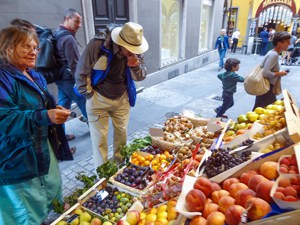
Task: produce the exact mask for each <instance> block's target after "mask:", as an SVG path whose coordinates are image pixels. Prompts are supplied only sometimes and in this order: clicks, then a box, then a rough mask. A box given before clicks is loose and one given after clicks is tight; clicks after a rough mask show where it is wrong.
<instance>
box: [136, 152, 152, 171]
mask: <svg viewBox="0 0 300 225" xmlns="http://www.w3.org/2000/svg"><path fill="white" fill-rule="evenodd" d="M153 159H154V155H152V154H149V153H146V152H140V151H136V152H134V153H133V154H132V155H131V157H130V163H132V164H133V165H136V166H142V167H148V166H149V165H150V163H151V161H152V160H153Z"/></svg>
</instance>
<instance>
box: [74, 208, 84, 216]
mask: <svg viewBox="0 0 300 225" xmlns="http://www.w3.org/2000/svg"><path fill="white" fill-rule="evenodd" d="M74 213H75V214H77V215H81V214H82V213H83V212H82V210H81V208H77V209H76V210H75V211H74Z"/></svg>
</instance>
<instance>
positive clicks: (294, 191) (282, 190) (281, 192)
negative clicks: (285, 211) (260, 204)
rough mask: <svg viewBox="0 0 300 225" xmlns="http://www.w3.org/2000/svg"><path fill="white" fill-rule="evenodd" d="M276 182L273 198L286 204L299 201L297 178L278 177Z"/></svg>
mask: <svg viewBox="0 0 300 225" xmlns="http://www.w3.org/2000/svg"><path fill="white" fill-rule="evenodd" d="M276 182H277V184H278V186H277V188H276V190H275V193H274V194H273V197H274V198H277V199H280V200H282V201H286V202H295V201H299V200H300V178H299V177H298V176H291V177H279V178H278V180H277V181H276Z"/></svg>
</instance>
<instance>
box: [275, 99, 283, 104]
mask: <svg viewBox="0 0 300 225" xmlns="http://www.w3.org/2000/svg"><path fill="white" fill-rule="evenodd" d="M274 104H275V105H282V106H284V102H283V101H282V100H281V99H278V100H276V101H275V102H274Z"/></svg>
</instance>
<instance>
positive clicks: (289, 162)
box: [279, 157, 291, 166]
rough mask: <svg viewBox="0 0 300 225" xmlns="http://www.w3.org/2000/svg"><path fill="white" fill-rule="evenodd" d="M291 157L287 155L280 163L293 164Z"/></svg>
mask: <svg viewBox="0 0 300 225" xmlns="http://www.w3.org/2000/svg"><path fill="white" fill-rule="evenodd" d="M290 160H291V158H290V157H285V158H283V159H281V160H280V162H279V164H280V165H281V164H284V165H287V166H290V165H291V161H290Z"/></svg>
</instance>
